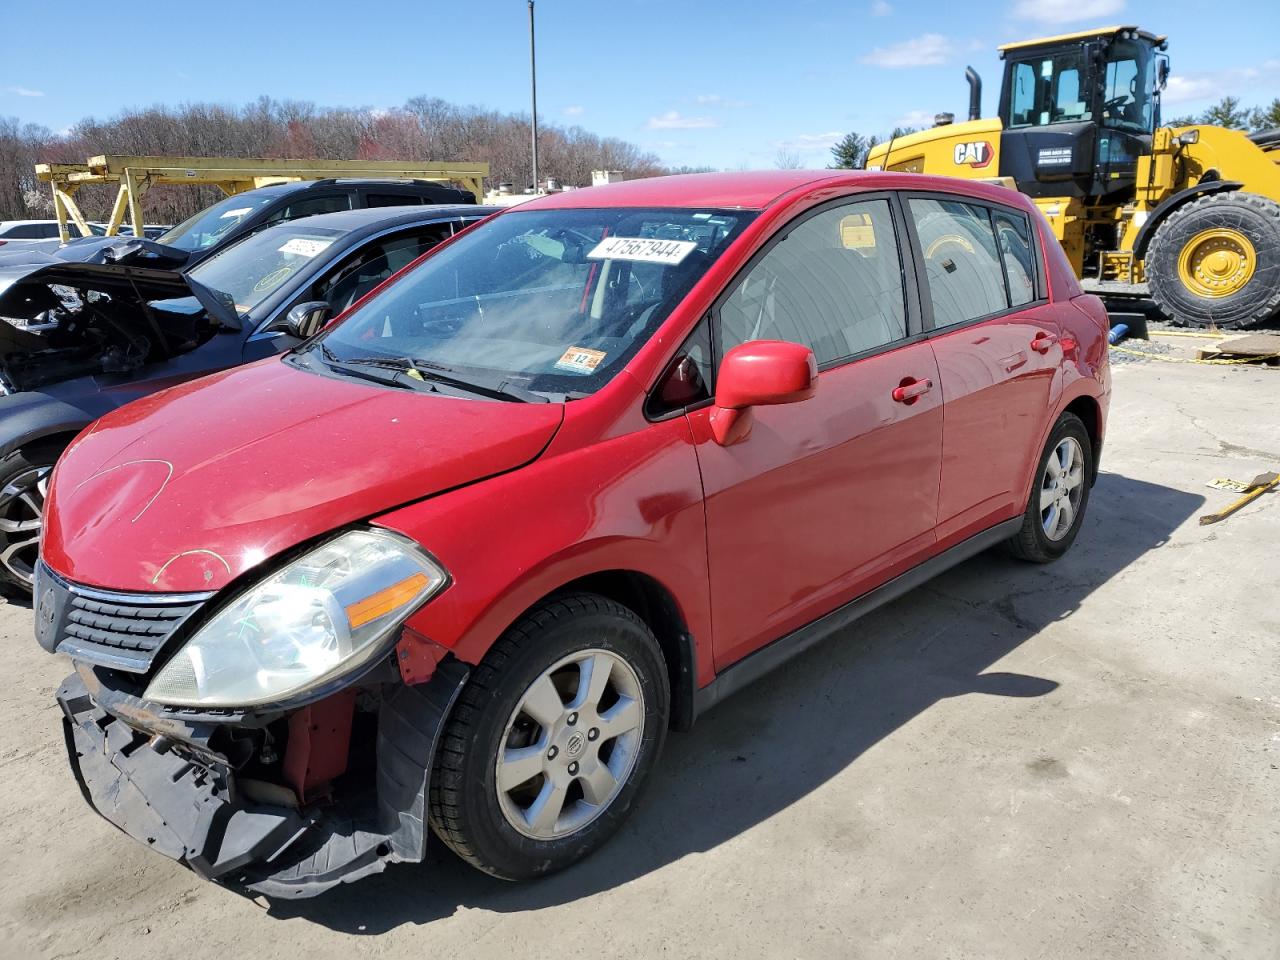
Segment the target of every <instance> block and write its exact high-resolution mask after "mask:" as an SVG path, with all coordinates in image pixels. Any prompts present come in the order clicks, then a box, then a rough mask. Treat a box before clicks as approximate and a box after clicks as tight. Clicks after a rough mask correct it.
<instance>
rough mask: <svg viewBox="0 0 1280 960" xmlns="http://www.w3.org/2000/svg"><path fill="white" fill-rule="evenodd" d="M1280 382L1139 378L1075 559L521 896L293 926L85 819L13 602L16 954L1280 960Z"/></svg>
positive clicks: (931, 626) (281, 912) (767, 728)
mask: <svg viewBox="0 0 1280 960" xmlns="http://www.w3.org/2000/svg"><path fill="white" fill-rule="evenodd" d="M1278 390H1280V378H1277V375H1276V374H1275V372H1273V371H1264V370H1242V369H1234V368H1224V367H1207V366H1196V365H1192V364H1166V363H1158V362H1147V363H1135V364H1125V365H1123V366H1117V368H1116V370H1115V402H1114V406H1113V409H1112V416H1111V426H1110V437H1109V439H1108V442H1107V448H1106V451H1105V455H1104V457H1103V471H1104V472H1103V474H1102V477H1101V479H1100V480H1099V482H1098V485H1097V487H1096V488H1095V489H1094V492H1093V501H1092V503H1091V506H1090V510H1089V515H1088V518H1087V521H1086V522H1087V526H1086V528H1085V529H1084V530H1083V531H1082V534H1081V537H1080V539H1079V541H1078V542H1077V545H1076V547H1075V549H1074V550H1073V551H1072V553H1071V554H1070V555H1068V556H1067V557H1066V558H1064V559H1063V560H1062V561H1060V562H1058V563H1056V564H1053V565H1050V566H1045V567H1033V566H1027V565H1022V564H1018V563H1015V562H1013V561H1011V560H1008V559H1005V558H1004V557H1003V556H1001V555H999V554H995V553H992V554H988V555H984V556H981V557H978V558H975V559H974V560H971V561H969V562H968V563H966V564H964V565H962V566H961V567H958V568H956V569H955V570H953V571H951V572H950V573H948V574H946V575H944V576H942V577H941V578H939V579H937V580H935V581H934V582H933V583H931V584H929V585H928V586H926V587H924V588H922V589H919V590H917V591H915V592H914V593H912V594H911V595H909V596H907V597H904V598H903V599H901V600H899V601H898V602H896V603H894V604H892V605H890V606H888V607H886V608H883V609H882V610H880V611H878V612H877V613H876V614H874V615H872V616H871V617H869V618H867V619H866V620H864V621H862V622H861V623H859V624H857V625H856V626H855V627H854V628H853V629H851V630H849V631H848V632H847V633H845V634H844V635H843V636H840V637H836V638H834V639H832V640H831V641H828V642H827V643H826V644H825V645H823V646H821V647H819V648H818V649H816V650H814V651H811V652H810V653H808V654H807V655H805V656H803V657H801V658H799V659H797V660H795V661H793V662H792V663H790V664H789V665H787V666H786V667H785V668H783V669H782V670H780V671H779V672H777V673H775V674H774V675H772V676H770V677H768V678H766V679H765V680H763V681H761V682H760V683H758V684H757V685H755V686H754V687H752V688H751V690H750V691H749V692H747V693H744V694H741V695H739V696H737V697H736V698H733V699H731V700H729V701H727V702H726V703H725V704H724V705H723V706H721V707H719V708H718V709H717V710H715V711H714V712H712V713H711V714H710V715H708V716H707V717H706V718H705V719H704V720H703V721H702V722H700V724H699V726H698V728H697V729H696V730H695V731H694V732H693V733H691V734H686V735H676V736H673V737H672V738H671V739H670V741H669V744H668V748H667V751H666V753H665V755H664V757H663V762H662V763H661V766H660V770H659V772H658V775H657V776H656V778H655V782H654V783H653V784H652V787H651V789H650V790H649V792H648V793H647V795H646V796H645V798H644V800H643V801H642V803H641V804H640V807H639V808H638V810H637V811H636V815H635V816H634V817H633V818H632V819H631V820H630V822H629V823H628V824H627V826H626V827H625V828H624V830H623V832H622V834H621V835H620V836H619V837H618V838H616V839H615V840H614V841H613V842H612V843H611V844H610V845H609V846H608V847H606V849H605V850H603V851H602V852H601V853H599V854H598V855H596V856H595V857H593V858H591V859H590V860H588V861H587V862H585V863H583V864H581V865H579V866H578V867H576V868H574V869H572V870H570V871H567V872H565V873H563V874H561V875H559V876H556V877H552V878H549V879H547V880H545V881H543V882H540V883H536V884H531V885H525V886H511V885H507V884H503V883H500V882H497V881H494V880H490V879H489V878H486V877H484V876H481V875H479V874H477V873H474V872H473V871H471V870H469V869H468V868H466V867H464V866H463V865H461V864H460V863H459V862H457V861H456V860H454V859H453V858H452V857H451V856H449V855H448V854H446V853H442V852H440V850H439V849H438V848H437V850H436V851H435V853H434V854H433V855H432V857H431V859H430V861H429V862H427V863H425V864H422V865H418V866H401V867H393V868H391V869H390V870H388V871H387V872H386V873H385V874H383V875H381V876H379V877H375V878H372V879H370V880H367V881H363V882H361V883H359V884H356V885H353V886H350V887H347V888H341V889H339V890H337V891H334V892H333V893H331V894H330V895H328V896H325V897H323V898H321V899H319V900H315V901H309V902H306V903H300V904H286V905H275V904H263V903H256V902H253V901H249V900H246V899H242V898H240V897H238V896H236V895H234V894H232V893H229V892H228V891H225V890H222V889H219V888H217V887H214V886H212V885H209V884H206V883H202V882H200V881H198V880H196V879H195V878H193V876H192V875H191V874H189V873H187V872H186V871H184V870H183V869H181V868H179V867H178V866H176V865H174V864H172V863H170V862H168V861H166V860H164V859H163V858H161V857H159V856H157V855H155V854H152V853H150V852H148V851H147V850H145V849H143V848H142V847H141V846H140V845H138V844H136V843H134V842H133V841H131V840H129V839H128V838H126V837H125V836H123V835H122V834H120V833H118V832H116V831H115V830H114V829H113V828H111V827H110V826H109V825H108V824H106V823H105V822H103V821H102V820H100V819H98V818H97V817H95V816H94V815H93V814H92V813H91V812H90V811H89V810H88V809H87V808H86V807H85V806H84V804H83V802H82V800H81V798H80V796H79V793H78V792H77V790H76V788H75V785H74V783H73V782H72V780H71V778H70V775H69V773H68V771H67V767H66V762H65V759H64V756H63V750H64V748H63V744H62V736H61V732H60V730H59V718H58V713H57V711H56V709H55V707H54V705H53V701H52V694H53V691H54V689H55V687H56V685H57V683H58V681H59V680H60V679H61V677H62V676H63V675H64V673H65V672H66V671H67V665H66V663H65V662H64V661H62V660H61V659H60V658H55V657H50V656H48V655H46V654H44V653H43V652H41V651H40V650H39V649H38V648H36V646H35V644H34V643H33V641H32V639H31V622H30V620H31V614H30V611H29V610H28V609H26V608H25V607H23V606H18V605H10V606H8V607H3V606H0V647H2V648H3V649H4V650H6V651H7V652H8V654H9V656H8V657H7V659H6V669H5V670H4V671H3V673H2V674H0V849H2V850H3V851H4V854H3V857H4V866H5V869H4V870H3V871H0V957H6V958H7V957H13V958H27V957H36V956H45V957H92V958H95V960H102V958H113V957H120V958H124V957H128V958H131V960H132V958H138V957H164V958H170V957H183V958H184V960H197V958H206V957H208V958H219V960H224V958H227V957H242V956H267V957H269V956H304V955H305V956H307V957H320V958H324V957H342V958H344V960H347V958H352V957H363V956H368V957H406V958H407V957H414V958H416V957H422V956H428V957H430V956H449V957H485V958H490V957H503V956H508V955H513V956H529V955H532V956H552V955H554V956H556V957H559V958H572V957H583V958H600V957H636V956H642V957H649V956H659V955H662V956H671V957H680V958H684V957H730V958H734V960H741V958H745V957H781V956H786V957H828V956H839V957H841V958H850V957H876V958H880V957H909V958H917V957H944V956H945V957H974V958H982V960H991V958H1004V957H1008V958H1019V960H1022V958H1030V957H1054V958H1056V957H1067V956H1081V957H1089V958H1099V957H1117V958H1121V957H1122V958H1125V960H1134V958H1169V957H1177V958H1181V957H1188V958H1190V957H1232V958H1259V960H1275V958H1276V957H1277V956H1280V819H1278V818H1277V816H1276V813H1277V809H1278V808H1280V770H1278V769H1277V768H1278V767H1280V669H1278V668H1280V645H1278V644H1277V637H1278V635H1280V614H1277V612H1276V606H1275V599H1274V598H1275V596H1276V590H1275V583H1274V581H1275V559H1276V547H1275V544H1276V543H1277V542H1278V541H1280V494H1273V495H1268V496H1267V497H1264V498H1263V499H1262V501H1260V502H1258V503H1256V504H1255V505H1253V506H1251V507H1250V508H1248V509H1246V510H1245V511H1243V512H1241V513H1240V514H1238V515H1236V516H1234V517H1232V518H1231V519H1229V520H1227V521H1225V522H1224V523H1222V524H1220V525H1217V526H1213V527H1200V526H1198V525H1197V523H1196V516H1197V515H1198V514H1200V513H1204V512H1207V511H1208V510H1211V509H1217V508H1218V507H1220V506H1221V505H1224V504H1225V503H1227V502H1229V501H1230V499H1231V495H1230V494H1227V493H1223V492H1219V491H1213V490H1209V489H1206V488H1205V486H1204V483H1205V482H1206V481H1207V480H1209V479H1210V478H1212V477H1219V476H1231V477H1235V478H1240V479H1247V478H1250V477H1252V476H1253V475H1254V474H1255V473H1257V472H1259V471H1260V470H1262V469H1266V468H1276V467H1280V420H1278V419H1277V418H1276V416H1275V410H1276V400H1277V391H1278Z"/></svg>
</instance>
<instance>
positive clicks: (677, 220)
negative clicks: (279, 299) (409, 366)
mask: <svg viewBox="0 0 1280 960" xmlns="http://www.w3.org/2000/svg"><path fill="white" fill-rule="evenodd" d="M755 215H756V214H755V213H754V212H753V211H743V210H699V209H696V208H693V209H617V208H614V209H587V210H573V209H568V210H566V209H561V210H519V209H517V210H513V211H510V212H508V213H504V214H502V215H501V216H498V217H495V218H494V219H492V220H490V221H488V222H486V223H483V224H481V225H479V226H477V227H476V228H474V229H473V230H470V231H469V232H467V233H466V234H464V235H462V236H460V237H458V238H457V240H455V241H454V242H453V243H451V244H450V245H449V246H448V247H445V248H443V249H442V250H440V251H439V252H438V253H436V254H435V255H433V256H431V257H429V258H428V259H427V260H426V261H424V262H423V263H422V264H421V265H420V266H419V267H418V268H416V269H415V270H414V271H413V272H411V273H409V274H406V275H405V276H404V277H403V278H402V279H401V280H400V281H398V282H397V283H395V284H394V285H392V286H391V287H389V288H388V289H387V290H385V291H384V292H382V293H381V294H379V295H378V296H376V297H374V298H373V299H372V300H370V301H368V302H367V303H365V304H364V305H363V306H361V307H359V308H358V309H356V310H355V311H354V312H353V313H352V314H351V315H350V316H349V317H347V318H346V319H345V320H344V321H343V322H342V323H340V324H338V325H337V326H335V327H333V328H331V329H330V330H329V331H328V332H327V333H326V334H325V335H324V336H323V337H322V338H321V339H320V340H319V341H317V344H318V346H323V348H324V349H323V350H322V351H321V353H322V354H323V355H324V356H325V357H326V358H329V361H328V362H330V363H341V362H343V361H348V362H350V361H352V360H353V359H355V358H362V359H363V358H370V357H373V358H379V357H381V358H384V359H390V360H395V359H399V358H405V359H411V360H412V361H413V362H414V363H415V364H418V365H421V366H423V367H424V368H426V369H433V370H437V371H447V372H449V373H450V374H451V375H453V376H455V377H456V378H459V379H461V378H466V379H467V380H468V381H469V382H475V383H487V384H495V383H507V384H510V385H514V386H518V387H520V388H522V389H525V390H532V391H535V392H545V393H564V394H586V393H593V392H595V391H596V390H598V389H599V388H600V387H602V386H603V385H604V384H605V383H607V382H608V381H609V380H610V379H612V377H613V376H614V375H615V374H616V373H617V371H618V370H620V369H621V368H622V365H623V364H624V363H625V362H626V361H627V360H628V359H630V357H631V356H632V355H634V353H635V352H636V350H638V349H639V348H640V346H641V345H642V344H643V343H644V342H645V341H646V340H647V339H648V338H649V336H650V335H651V334H652V333H653V332H654V331H655V330H656V329H657V328H658V327H659V326H660V325H661V323H662V322H663V321H664V320H665V319H666V317H667V316H668V315H669V314H670V312H671V311H672V309H674V308H675V307H676V305H677V304H679V303H680V301H681V300H683V299H684V297H685V295H686V294H688V292H689V290H690V289H691V288H692V287H693V285H694V283H696V282H697V281H698V280H699V279H700V278H701V277H702V275H703V274H704V273H705V272H706V270H707V269H708V268H709V267H710V266H711V264H713V263H714V262H715V261H716V259H717V258H719V257H720V255H721V254H722V253H723V252H724V251H725V249H727V248H728V246H729V245H730V244H731V243H732V242H733V241H734V240H735V239H736V238H737V237H738V235H739V234H741V232H742V230H743V229H744V228H745V227H746V225H747V224H748V223H750V222H751V220H753V219H754V217H755Z"/></svg>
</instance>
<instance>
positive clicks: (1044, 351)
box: [905, 194, 1062, 549]
mask: <svg viewBox="0 0 1280 960" xmlns="http://www.w3.org/2000/svg"><path fill="white" fill-rule="evenodd" d="M905 203H906V208H907V211H908V221H909V223H910V228H911V234H912V244H913V248H914V250H915V253H916V257H917V258H918V260H919V262H920V263H921V265H922V269H921V270H920V271H919V275H920V283H921V289H920V300H921V306H922V311H923V314H924V321H925V324H926V327H927V328H928V329H930V330H931V331H932V344H933V350H934V354H935V356H936V357H937V361H938V371H939V374H940V376H941V386H942V396H943V400H944V401H945V424H944V428H943V438H942V483H941V489H940V491H939V499H938V525H937V527H938V546H939V549H944V548H946V547H948V546H951V545H953V544H955V543H958V542H959V541H960V540H963V539H965V538H967V537H968V536H971V535H972V534H974V533H977V532H979V531H981V530H983V529H985V528H986V527H989V526H991V525H992V524H994V523H997V522H999V521H1001V520H1005V519H1008V518H1010V517H1012V516H1016V515H1017V514H1018V513H1021V512H1022V510H1023V509H1024V508H1025V506H1026V504H1025V503H1024V502H1023V500H1024V498H1025V496H1026V491H1025V490H1024V489H1023V487H1024V486H1025V479H1026V476H1027V471H1028V469H1029V466H1028V465H1029V460H1030V459H1031V458H1034V457H1035V456H1037V455H1038V454H1039V452H1040V449H1039V447H1040V437H1041V434H1042V432H1043V428H1044V421H1045V416H1046V411H1047V410H1048V409H1049V407H1050V404H1051V400H1052V394H1053V391H1054V390H1055V388H1056V383H1057V381H1056V380H1055V377H1056V375H1057V373H1058V369H1059V366H1060V363H1061V360H1062V350H1061V347H1060V346H1058V337H1059V335H1060V333H1061V331H1060V330H1059V328H1058V325H1057V323H1056V322H1055V321H1054V320H1053V319H1052V315H1051V311H1050V310H1049V309H1046V305H1047V300H1046V299H1045V282H1044V271H1043V266H1042V264H1041V258H1040V252H1039V249H1038V239H1037V238H1036V235H1035V234H1034V233H1032V228H1031V224H1030V220H1029V218H1028V217H1027V216H1026V214H1025V213H1023V212H1022V211H1020V210H1016V209H1013V208H1005V207H1001V206H995V205H989V204H983V203H979V202H976V201H972V200H969V199H968V198H960V197H955V196H950V195H942V194H932V195H931V194H912V195H910V196H908V197H906V198H905Z"/></svg>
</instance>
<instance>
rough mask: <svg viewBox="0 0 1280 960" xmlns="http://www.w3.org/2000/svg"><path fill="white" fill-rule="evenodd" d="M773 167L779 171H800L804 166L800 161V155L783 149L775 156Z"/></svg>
mask: <svg viewBox="0 0 1280 960" xmlns="http://www.w3.org/2000/svg"><path fill="white" fill-rule="evenodd" d="M773 165H774V166H775V167H777V168H778V169H779V170H799V169H800V168H801V167H802V166H804V164H803V163H802V162H801V161H800V154H798V153H795V152H793V151H791V150H786V149H781V150H779V151H778V152H777V154H775V155H774V158H773Z"/></svg>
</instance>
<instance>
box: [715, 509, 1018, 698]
mask: <svg viewBox="0 0 1280 960" xmlns="http://www.w3.org/2000/svg"><path fill="white" fill-rule="evenodd" d="M1021 526H1022V517H1020V516H1019V517H1014V518H1013V519H1011V520H1005V521H1004V522H1003V523H998V524H996V525H995V526H994V527H989V528H987V529H986V530H984V531H982V532H981V533H977V534H974V535H973V536H972V537H970V538H969V539H968V540H964V541H962V542H960V543H958V544H956V545H955V546H954V547H951V548H950V549H949V550H945V551H943V552H942V553H940V554H938V555H937V556H936V557H931V558H930V559H928V560H926V561H924V562H923V563H921V564H919V565H918V566H915V567H912V568H911V569H910V570H908V571H907V572H906V573H902V574H899V575H898V576H896V577H894V578H893V579H892V580H890V581H889V582H888V583H884V584H881V585H880V586H878V587H876V588H875V589H874V590H872V591H870V592H869V593H864V594H863V595H862V596H860V597H858V598H856V599H854V600H851V601H849V602H848V603H846V604H845V605H844V606H842V607H838V608H836V609H835V610H833V611H832V612H831V613H828V614H827V615H826V616H823V617H820V618H818V619H817V620H814V621H813V622H812V623H810V624H808V625H806V626H803V627H801V628H800V629H799V630H795V631H793V632H792V633H789V634H787V635H786V636H785V637H781V638H780V639H778V640H775V641H773V643H771V644H769V645H768V646H767V647H761V648H760V649H759V650H756V651H755V652H754V653H751V654H748V655H747V656H746V657H744V658H743V659H741V660H739V661H738V662H737V663H735V664H733V665H732V666H730V667H728V668H727V669H725V670H723V671H721V672H720V673H719V674H718V675H717V676H716V678H715V679H714V680H712V681H711V683H709V684H707V685H706V686H705V687H703V688H702V689H701V690H699V691H698V692H697V693H696V694H694V711H695V714H702V713H705V712H706V711H707V710H710V709H711V708H712V707H713V706H715V705H716V704H717V703H719V702H720V701H721V700H723V699H725V698H726V697H728V696H730V695H731V694H734V693H737V692H738V691H739V690H741V689H742V688H743V687H745V686H748V685H749V684H752V683H754V682H755V681H756V680H759V679H760V678H761V677H763V676H764V675H765V674H767V673H770V672H771V671H773V670H774V669H775V668H776V667H778V666H780V665H781V664H783V663H785V662H786V661H788V660H790V659H791V658H792V657H794V656H795V655H796V654H798V653H803V652H804V651H805V650H808V649H809V648H810V647H812V646H813V645H814V644H816V643H818V642H819V641H821V640H825V639H826V638H827V637H829V636H831V634H833V633H836V632H838V631H840V630H843V629H844V628H845V627H847V626H849V625H850V624H851V623H853V622H854V621H855V620H858V619H859V618H861V617H864V616H866V615H867V614H868V613H870V612H871V611H873V610H875V609H876V608H877V607H882V606H884V605H885V604H886V603H889V602H890V601H891V600H896V599H898V597H900V596H902V595H903V594H904V593H906V592H908V591H909V590H913V589H914V588H916V587H918V586H920V585H921V584H922V583H925V582H926V581H929V580H932V579H933V578H934V577H936V576H937V575H938V574H940V573H942V572H943V571H944V570H948V569H950V568H951V567H954V566H955V565H956V564H958V563H961V562H962V561H964V560H968V559H969V558H970V557H972V556H974V555H975V554H978V553H981V552H982V551H983V550H986V549H987V548H988V547H993V546H995V545H996V544H997V543H1000V542H1001V541H1003V540H1007V539H1008V538H1009V537H1011V536H1013V535H1014V534H1015V533H1017V532H1018V530H1019V528H1020V527H1021Z"/></svg>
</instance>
